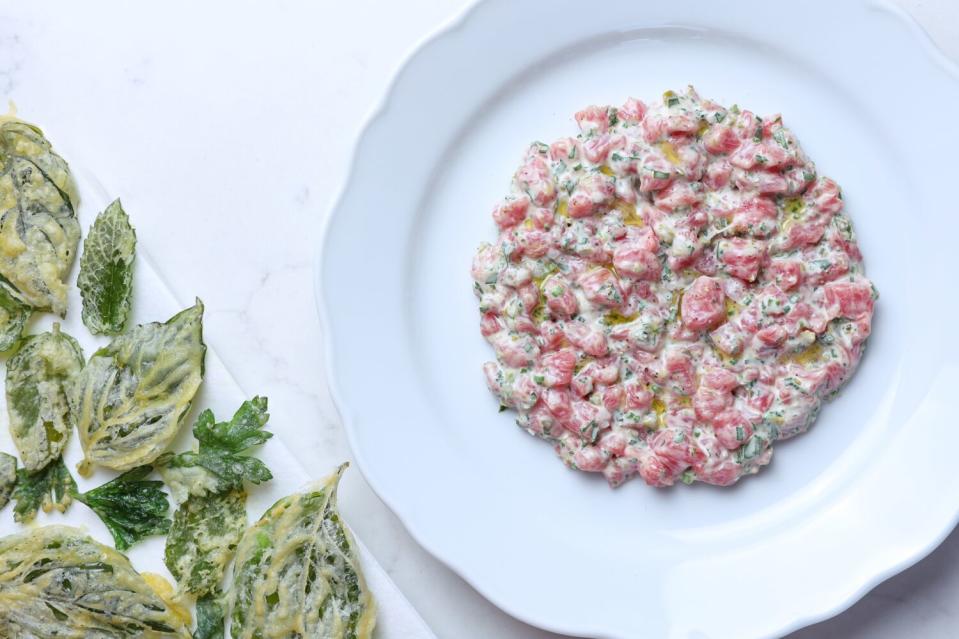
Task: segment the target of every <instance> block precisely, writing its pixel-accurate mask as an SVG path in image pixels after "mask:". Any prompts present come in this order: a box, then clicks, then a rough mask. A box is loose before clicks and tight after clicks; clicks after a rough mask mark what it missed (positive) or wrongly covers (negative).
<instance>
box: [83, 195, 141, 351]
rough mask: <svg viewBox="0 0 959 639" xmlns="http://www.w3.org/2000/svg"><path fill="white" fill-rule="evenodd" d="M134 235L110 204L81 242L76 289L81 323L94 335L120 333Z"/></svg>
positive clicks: (117, 202) (126, 310) (127, 300)
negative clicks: (81, 306)
mask: <svg viewBox="0 0 959 639" xmlns="http://www.w3.org/2000/svg"><path fill="white" fill-rule="evenodd" d="M136 244H137V235H136V231H134V230H133V227H132V226H130V218H129V217H127V214H126V212H125V211H124V210H123V207H122V206H121V205H120V200H114V201H113V203H111V204H110V206H108V207H107V208H106V210H104V211H103V212H102V213H100V215H98V216H97V219H96V221H95V222H94V223H93V226H92V227H90V232H89V233H87V237H86V239H85V240H84V241H83V255H82V256H80V277H79V278H78V279H77V286H78V287H79V288H80V295H81V296H82V297H83V323H84V324H85V325H86V327H87V328H89V329H90V332H91V333H93V334H94V335H99V334H107V335H116V334H118V333H121V332H123V327H124V325H126V322H127V316H128V315H129V314H130V298H131V294H132V292H133V257H134V252H135V250H136Z"/></svg>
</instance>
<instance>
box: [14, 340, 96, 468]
mask: <svg viewBox="0 0 959 639" xmlns="http://www.w3.org/2000/svg"><path fill="white" fill-rule="evenodd" d="M82 368H83V352H82V351H81V350H80V345H79V344H77V341H76V340H75V339H73V338H72V337H70V336H69V335H67V334H66V333H64V332H62V331H61V330H60V325H59V324H56V323H55V324H54V325H53V331H52V332H49V333H40V334H39V335H31V336H30V337H27V338H26V339H24V340H23V342H21V344H20V348H19V349H18V350H17V352H16V354H15V355H14V356H13V357H11V358H10V360H9V361H8V362H7V381H6V390H7V413H8V414H9V416H10V435H11V436H12V437H13V443H14V444H16V446H17V450H18V451H20V459H21V460H23V466H24V468H26V469H27V470H28V471H31V472H33V471H36V470H39V469H41V468H43V467H45V466H46V465H47V464H49V463H50V462H51V461H53V460H54V459H56V458H57V457H59V456H60V453H61V452H62V451H63V447H64V446H66V445H67V441H68V439H69V438H70V431H72V430H73V425H74V423H75V420H74V418H73V414H72V412H71V410H70V402H69V394H70V389H71V388H72V384H73V382H74V380H75V379H76V377H77V375H78V374H79V373H80V370H81V369H82Z"/></svg>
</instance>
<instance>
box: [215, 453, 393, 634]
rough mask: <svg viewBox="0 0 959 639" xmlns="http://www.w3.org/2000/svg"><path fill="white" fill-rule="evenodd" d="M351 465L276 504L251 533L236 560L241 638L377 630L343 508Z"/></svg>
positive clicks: (236, 621) (236, 628)
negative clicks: (340, 487) (341, 496)
mask: <svg viewBox="0 0 959 639" xmlns="http://www.w3.org/2000/svg"><path fill="white" fill-rule="evenodd" d="M345 468H346V464H344V465H343V466H340V468H339V469H337V471H336V472H335V473H334V474H333V475H331V476H330V477H328V478H327V479H325V480H323V481H322V482H320V483H319V484H317V485H316V486H315V487H313V489H311V490H310V491H308V492H305V493H299V494H295V495H291V496H289V497H285V498H283V499H281V500H280V501H278V502H277V503H276V504H274V505H273V506H272V507H271V508H270V509H269V510H268V511H267V512H266V514H264V515H263V517H262V518H261V519H260V520H259V521H258V522H257V523H255V524H254V525H253V526H251V527H250V528H249V529H248V530H247V531H246V533H244V535H243V539H242V540H241V541H240V545H239V547H238V548H237V551H236V561H235V562H234V564H233V591H232V597H233V613H232V620H233V624H232V627H231V633H232V635H233V637H234V639H253V638H254V637H256V638H257V639H280V638H281V637H282V638H286V637H291V636H297V637H301V638H302V639H321V638H322V639H339V638H344V639H345V638H347V637H349V638H354V637H355V638H360V639H363V638H365V637H369V636H370V635H371V634H372V632H373V626H374V625H375V623H376V610H375V604H374V602H373V598H372V596H371V595H370V592H369V590H367V587H366V582H365V581H364V579H363V574H362V572H361V570H360V564H359V560H358V558H357V555H356V547H355V545H354V542H353V536H352V535H351V534H350V531H349V530H348V529H347V528H346V526H345V525H344V524H343V522H342V521H341V520H340V516H339V514H338V513H337V511H336V487H337V483H338V482H339V480H340V476H341V475H342V474H343V470H344V469H345Z"/></svg>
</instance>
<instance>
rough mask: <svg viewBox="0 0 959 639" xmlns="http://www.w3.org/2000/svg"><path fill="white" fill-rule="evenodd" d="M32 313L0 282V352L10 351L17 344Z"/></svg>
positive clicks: (31, 310)
mask: <svg viewBox="0 0 959 639" xmlns="http://www.w3.org/2000/svg"><path fill="white" fill-rule="evenodd" d="M32 312H33V309H31V308H30V307H29V306H27V305H26V304H24V303H23V302H21V301H20V300H18V299H17V298H16V296H15V294H14V293H13V292H11V289H10V288H9V287H8V286H6V285H5V283H4V282H2V281H0V352H6V351H8V350H10V349H11V348H13V345H14V344H16V343H17V340H19V339H20V336H21V335H23V328H24V327H25V326H26V325H27V320H29V319H30V314H31V313H32Z"/></svg>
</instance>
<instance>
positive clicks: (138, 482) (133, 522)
mask: <svg viewBox="0 0 959 639" xmlns="http://www.w3.org/2000/svg"><path fill="white" fill-rule="evenodd" d="M152 470H153V468H152V467H151V466H140V467H138V468H134V469H133V470H128V471H127V472H125V473H123V474H122V475H120V476H119V477H117V478H115V479H112V480H110V481H108V482H107V483H105V484H103V485H102V486H98V487H96V488H94V489H93V490H88V491H87V492H85V493H80V494H77V495H74V497H75V498H76V500H77V501H80V502H83V503H84V504H86V505H87V506H88V507H89V508H90V510H92V511H93V512H95V513H96V514H97V517H99V518H100V520H101V521H102V522H103V523H104V524H105V525H106V527H107V528H108V529H109V530H110V534H111V535H113V541H114V543H115V544H116V547H117V550H126V549H127V548H129V547H130V546H132V545H133V544H135V543H136V542H138V541H140V540H141V539H143V538H144V537H149V536H150V535H162V534H164V533H166V532H167V531H168V530H169V529H170V520H169V519H168V518H167V516H166V514H167V511H169V510H170V504H169V503H168V502H167V498H166V493H165V492H163V490H161V489H162V488H163V482H162V481H156V480H148V479H146V477H147V475H149V474H150V472H151V471H152Z"/></svg>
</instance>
